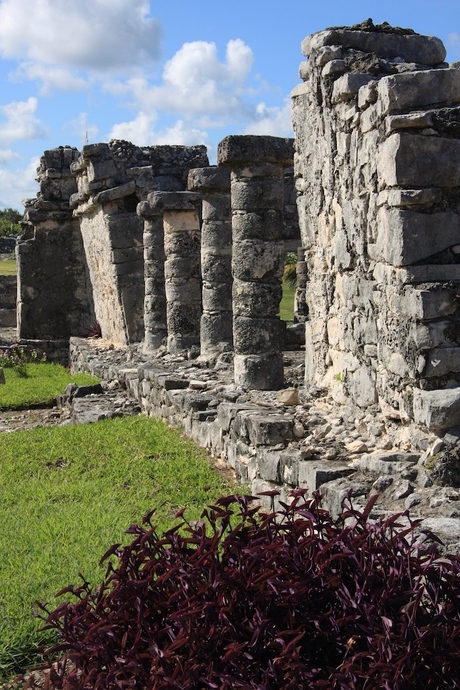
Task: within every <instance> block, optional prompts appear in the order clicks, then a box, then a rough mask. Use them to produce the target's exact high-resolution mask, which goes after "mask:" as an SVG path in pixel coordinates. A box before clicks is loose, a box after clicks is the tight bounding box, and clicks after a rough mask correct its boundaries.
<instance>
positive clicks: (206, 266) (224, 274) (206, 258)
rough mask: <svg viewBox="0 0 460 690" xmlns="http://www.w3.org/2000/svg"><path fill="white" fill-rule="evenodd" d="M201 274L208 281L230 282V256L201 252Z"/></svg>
mask: <svg viewBox="0 0 460 690" xmlns="http://www.w3.org/2000/svg"><path fill="white" fill-rule="evenodd" d="M201 276H202V278H203V280H204V281H208V282H209V283H221V284H222V283H228V284H229V285H230V284H231V282H232V267H231V259H230V256H219V255H217V256H216V254H213V253H211V252H206V251H202V252H201Z"/></svg>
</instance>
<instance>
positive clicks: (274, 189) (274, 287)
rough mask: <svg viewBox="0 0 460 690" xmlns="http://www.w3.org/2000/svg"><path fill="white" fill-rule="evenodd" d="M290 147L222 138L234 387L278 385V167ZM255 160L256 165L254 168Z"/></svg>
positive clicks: (275, 141) (285, 142) (271, 140)
mask: <svg viewBox="0 0 460 690" xmlns="http://www.w3.org/2000/svg"><path fill="white" fill-rule="evenodd" d="M292 158H293V142H292V141H291V140H289V139H281V138H276V137H241V136H230V137H226V139H224V140H223V141H222V142H221V143H220V144H219V152H218V159H219V164H220V165H224V166H230V167H231V168H232V176H231V208H232V235H233V252H232V272H233V279H234V282H233V341H234V350H235V359H234V362H235V369H234V371H235V382H236V383H237V385H241V386H243V387H244V388H256V389H258V390H264V389H265V390H270V389H277V388H280V387H281V386H282V385H283V381H284V375H283V361H282V351H283V329H284V323H283V322H281V321H280V319H279V317H278V316H277V314H278V309H279V300H280V298H281V293H280V285H281V279H282V276H283V259H284V243H283V241H282V228H283V211H284V172H283V166H291V165H292ZM254 161H257V163H254Z"/></svg>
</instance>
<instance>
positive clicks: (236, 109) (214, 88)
mask: <svg viewBox="0 0 460 690" xmlns="http://www.w3.org/2000/svg"><path fill="white" fill-rule="evenodd" d="M253 59H254V57H253V54H252V51H251V49H250V48H249V47H248V46H247V45H245V43H243V41H241V40H239V39H238V40H234V41H229V42H228V44H227V48H226V55H225V59H224V61H221V60H220V59H219V56H218V53H217V47H216V45H215V44H214V43H207V42H205V41H194V42H193V43H185V44H184V45H183V46H182V48H181V49H180V50H178V51H177V53H176V54H175V55H174V56H173V57H172V58H171V59H170V60H168V62H167V63H166V65H165V68H164V72H163V83H162V84H160V85H153V86H152V85H151V84H150V82H149V81H148V79H147V78H146V77H145V76H136V77H132V78H131V79H128V80H127V81H126V82H120V81H115V80H107V81H106V82H105V83H104V84H103V89H104V90H105V91H108V92H110V93H111V94H112V95H114V96H116V97H118V98H121V97H124V98H126V99H130V100H131V103H129V105H130V106H131V107H133V108H137V109H138V110H139V111H140V112H142V113H143V114H144V116H145V117H150V118H155V117H156V114H158V113H159V112H161V111H164V112H168V113H176V114H177V115H179V117H180V119H181V120H187V121H190V120H192V119H195V121H196V126H198V128H199V129H203V128H204V127H205V126H206V127H222V126H225V124H227V123H228V122H230V121H232V119H235V118H239V117H240V116H243V117H245V118H248V117H250V115H251V113H252V112H253V108H254V106H253V105H250V104H248V103H247V102H246V100H245V97H246V96H247V94H249V93H252V89H250V88H249V87H248V85H247V80H248V77H249V74H250V71H251V67H252V63H253ZM124 124H126V123H124Z"/></svg>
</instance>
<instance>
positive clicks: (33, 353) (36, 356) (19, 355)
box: [0, 343, 46, 378]
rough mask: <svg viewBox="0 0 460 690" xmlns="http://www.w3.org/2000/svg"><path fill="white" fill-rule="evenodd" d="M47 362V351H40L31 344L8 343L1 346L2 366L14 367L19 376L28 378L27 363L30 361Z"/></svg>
mask: <svg viewBox="0 0 460 690" xmlns="http://www.w3.org/2000/svg"><path fill="white" fill-rule="evenodd" d="M44 362H46V353H40V352H39V351H38V350H37V349H35V348H33V347H30V346H29V345H18V344H17V343H14V344H13V345H7V346H5V347H0V367H4V368H5V369H13V371H15V372H16V374H17V375H18V376H20V377H21V378H26V377H27V375H28V372H27V365H28V364H30V363H35V364H43V363H44Z"/></svg>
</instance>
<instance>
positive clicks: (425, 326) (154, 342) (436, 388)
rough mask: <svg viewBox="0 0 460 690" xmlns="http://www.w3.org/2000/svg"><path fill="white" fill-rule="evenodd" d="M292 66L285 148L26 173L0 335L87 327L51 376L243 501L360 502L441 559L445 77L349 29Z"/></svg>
mask: <svg viewBox="0 0 460 690" xmlns="http://www.w3.org/2000/svg"><path fill="white" fill-rule="evenodd" d="M302 49H303V53H304V55H305V56H306V57H307V58H308V60H306V61H304V62H302V64H301V66H300V76H301V79H302V83H301V84H300V85H298V86H297V87H296V88H295V89H294V91H293V94H292V105H293V124H294V131H295V139H294V140H292V139H284V138H279V137H269V136H229V137H226V138H225V139H224V140H223V141H222V142H221V143H220V145H219V149H218V166H212V167H211V166H209V161H208V158H207V155H206V150H205V148H204V147H202V146H197V147H161V146H160V147H156V146H153V147H145V148H141V147H136V146H134V145H132V144H129V143H127V142H117V141H115V142H110V143H109V144H94V145H91V146H86V147H84V149H83V151H82V153H81V154H79V153H78V152H77V151H76V150H75V149H69V148H63V149H56V150H54V151H50V152H46V153H45V156H44V157H43V159H42V163H41V167H40V170H39V180H40V184H41V191H40V194H39V196H38V198H37V199H35V200H33V201H31V202H28V204H27V210H26V215H25V221H24V223H25V234H24V235H23V237H22V239H21V241H20V243H19V248H18V252H19V253H18V256H19V288H18V290H19V295H20V309H19V317H20V318H19V322H20V334H21V335H22V336H24V335H25V334H30V335H31V336H32V335H33V336H35V337H39V336H43V337H44V336H45V334H48V333H51V334H53V333H55V334H56V335H57V336H61V337H63V336H69V335H72V336H73V335H76V336H79V335H82V330H83V325H84V324H86V323H88V320H91V319H93V320H94V321H98V322H99V324H100V327H101V331H102V335H103V339H102V341H98V340H88V339H83V338H79V337H75V338H71V340H70V351H71V352H70V354H71V361H72V366H73V367H74V368H75V369H77V370H85V371H91V372H92V373H94V374H96V375H98V376H101V377H102V378H104V379H106V380H110V381H111V382H113V384H114V385H116V386H117V385H120V386H124V387H125V388H126V390H127V392H128V393H129V395H131V396H132V397H133V398H134V399H135V400H136V401H137V403H138V404H139V407H140V408H141V409H142V411H144V412H145V413H147V414H150V415H154V416H156V417H161V418H162V419H164V420H165V421H168V422H169V423H171V424H174V425H176V426H180V427H181V428H182V429H183V430H184V431H185V433H187V434H189V435H190V436H191V437H192V438H194V439H195V440H196V441H197V442H198V443H200V444H201V445H202V446H204V447H206V448H207V449H208V450H209V451H210V452H211V453H212V454H214V455H215V456H217V457H219V458H221V459H222V460H223V461H224V462H225V463H227V464H228V465H229V466H231V467H232V468H233V469H234V471H235V473H236V475H237V477H238V478H239V479H240V480H242V481H244V482H248V483H250V484H251V491H252V492H253V493H256V492H258V491H269V490H272V489H279V491H280V494H281V499H286V500H287V496H288V493H289V491H290V490H291V489H295V488H297V487H302V488H308V489H309V490H310V491H314V490H317V489H320V491H321V493H322V494H324V496H325V505H326V506H327V507H329V508H330V509H331V510H332V511H333V512H334V511H335V512H338V511H339V510H340V507H341V504H342V502H343V499H344V497H345V496H346V495H347V493H348V492H349V491H350V489H352V491H353V495H354V497H355V500H356V502H357V503H359V502H361V504H362V503H364V502H365V501H366V500H367V498H368V497H369V496H370V495H372V494H373V493H375V492H379V493H380V494H381V497H380V499H379V501H380V503H379V506H380V507H379V508H378V509H376V511H377V512H376V514H377V513H378V512H379V511H380V512H385V511H386V512H388V511H390V512H391V511H394V510H395V509H398V510H399V509H406V508H407V509H411V511H414V512H415V514H418V515H420V516H422V517H424V518H426V517H429V520H428V521H427V522H426V523H425V526H426V527H428V528H429V529H433V530H434V531H436V532H437V533H443V534H445V535H446V540H447V541H449V542H450V543H451V544H453V545H454V546H455V549H456V550H457V552H460V542H459V539H458V535H459V533H460V512H459V510H458V508H457V507H456V505H458V502H459V501H460V469H459V458H460V299H459V297H460V69H459V66H458V65H451V66H449V65H447V64H446V63H445V62H444V59H445V50H444V47H443V45H442V43H441V41H439V40H438V39H436V38H433V37H430V36H420V35H418V34H415V33H414V32H413V31H411V30H408V29H397V28H393V27H390V26H389V25H387V24H382V25H379V26H374V24H373V23H372V21H371V20H368V21H367V22H364V23H363V24H361V25H358V26H355V27H350V28H335V29H328V30H326V31H321V32H319V33H317V34H314V35H312V36H309V37H307V38H306V39H305V40H304V42H303V44H302ZM294 181H295V190H296V192H295V193H294ZM295 194H296V196H295ZM72 209H73V212H72ZM296 209H297V210H298V218H297V215H296ZM299 225H300V236H301V246H299V244H300V243H299ZM286 251H297V253H298V263H297V278H298V280H297V290H296V303H295V318H296V321H297V322H298V323H296V324H295V325H294V326H292V327H290V328H286V327H285V324H284V323H283V322H282V321H281V320H280V318H279V317H278V309H279V302H280V297H281V280H282V276H283V266H284V256H285V252H286ZM52 267H56V268H52ZM62 273H64V276H63V275H62ZM298 331H301V332H302V333H301V335H302V336H303V334H304V331H305V340H304V342H305V352H302V351H300V352H299V351H298V352H294V351H290V348H291V347H292V349H295V347H297V348H298V347H299V340H296V338H293V335H292V334H293V333H295V334H296V336H297V335H298ZM291 343H292V345H291ZM114 345H116V346H117V347H115V348H114Z"/></svg>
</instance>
